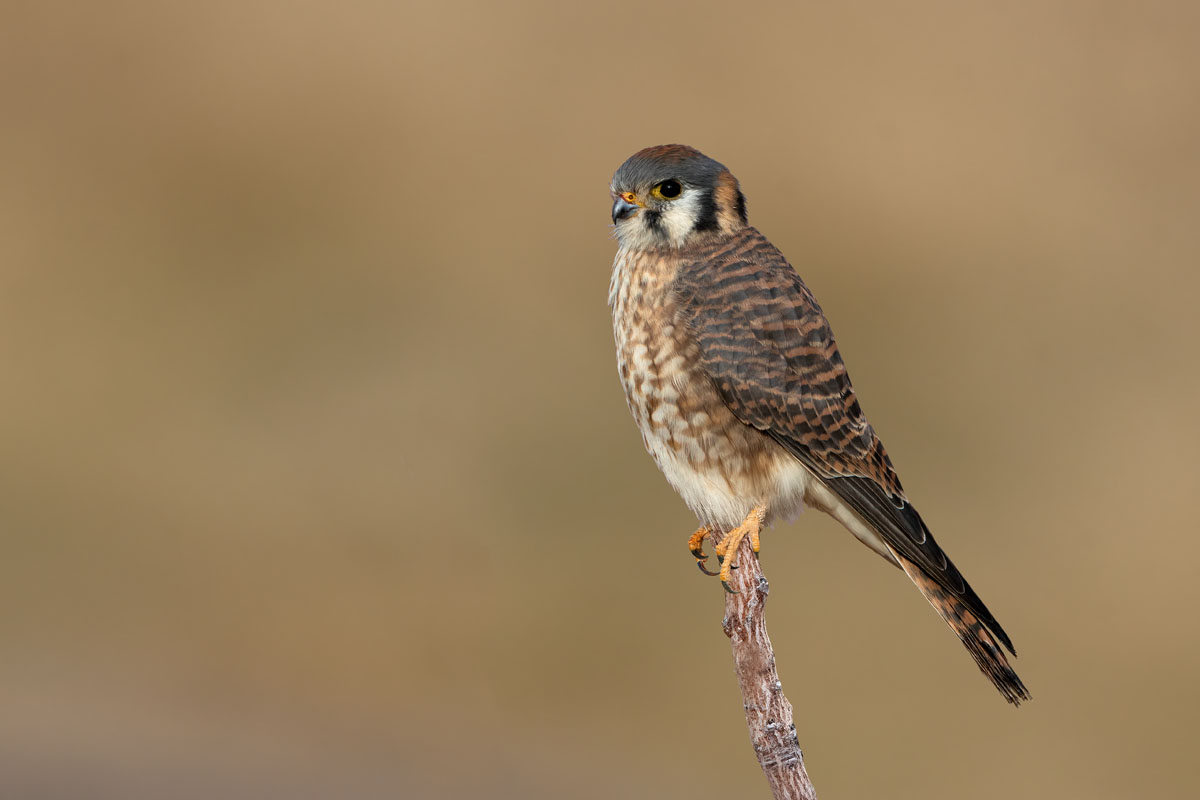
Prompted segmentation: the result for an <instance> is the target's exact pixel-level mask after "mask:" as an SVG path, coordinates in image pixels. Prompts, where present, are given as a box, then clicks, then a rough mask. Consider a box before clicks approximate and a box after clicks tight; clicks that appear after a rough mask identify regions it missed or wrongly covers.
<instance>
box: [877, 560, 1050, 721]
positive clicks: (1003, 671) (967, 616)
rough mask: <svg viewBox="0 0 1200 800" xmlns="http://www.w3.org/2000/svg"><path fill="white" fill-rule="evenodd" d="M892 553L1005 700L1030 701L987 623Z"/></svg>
mask: <svg viewBox="0 0 1200 800" xmlns="http://www.w3.org/2000/svg"><path fill="white" fill-rule="evenodd" d="M892 552H893V554H895V555H896V558H897V560H899V562H900V567H901V568H902V569H903V570H904V571H905V572H906V573H907V574H908V577H909V578H911V579H912V582H913V583H915V584H916V585H917V588H918V589H919V590H920V591H921V594H923V595H925V599H926V600H928V601H929V604H930V605H931V606H933V607H934V609H935V610H936V611H937V612H938V614H940V615H941V617H942V619H944V620H946V624H947V625H949V626H950V629H951V630H953V631H954V632H955V633H956V634H958V638H959V639H961V640H962V643H963V645H964V646H965V647H966V648H967V652H969V653H970V654H971V658H973V659H975V663H976V664H978V665H979V669H980V670H982V671H983V674H984V675H986V676H988V679H989V680H990V681H991V682H992V683H993V684H995V686H996V688H997V689H999V690H1000V694H1002V695H1004V699H1005V700H1007V701H1008V702H1010V703H1012V704H1013V705H1014V706H1016V705H1020V704H1021V701H1022V700H1028V699H1029V690H1028V689H1026V688H1025V684H1023V683H1021V679H1020V678H1018V677H1017V673H1015V672H1013V668H1012V667H1010V666H1009V665H1008V659H1007V658H1005V657H1004V651H1003V650H1001V649H1000V646H999V645H998V644H997V643H996V639H995V637H993V636H992V634H991V632H990V631H988V629H987V626H985V625H984V624H983V622H981V621H980V620H979V618H978V617H977V616H976V615H975V614H974V613H972V612H971V610H970V609H968V608H967V606H966V605H965V604H964V603H963V602H962V601H961V600H959V599H958V598H957V597H955V596H954V595H953V594H952V593H950V592H948V591H947V590H946V589H944V588H943V587H942V586H941V585H940V584H939V583H938V582H937V581H935V580H934V579H933V578H930V577H929V576H928V575H926V574H925V573H924V572H922V571H921V568H920V567H918V566H917V565H916V564H914V563H913V562H911V561H909V560H908V559H906V558H904V557H903V556H901V555H899V554H898V553H895V551H892ZM1014 655H1015V653H1014Z"/></svg>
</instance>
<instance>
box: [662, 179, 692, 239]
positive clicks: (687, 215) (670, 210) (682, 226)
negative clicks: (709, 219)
mask: <svg viewBox="0 0 1200 800" xmlns="http://www.w3.org/2000/svg"><path fill="white" fill-rule="evenodd" d="M700 194H701V192H700V190H699V189H685V190H684V192H683V194H681V195H680V196H679V197H678V198H676V199H675V200H672V201H671V202H670V203H668V204H667V206H666V208H664V209H663V210H662V229H663V232H664V233H665V234H666V235H667V238H668V239H670V240H671V244H673V245H675V246H676V247H679V246H680V245H682V244H683V242H684V240H685V239H687V236H688V234H689V233H691V232H692V228H694V227H696V220H697V219H699V218H700Z"/></svg>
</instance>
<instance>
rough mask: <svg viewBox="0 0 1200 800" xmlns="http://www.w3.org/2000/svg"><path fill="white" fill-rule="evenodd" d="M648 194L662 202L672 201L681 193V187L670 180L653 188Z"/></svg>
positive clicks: (676, 182) (675, 181)
mask: <svg viewBox="0 0 1200 800" xmlns="http://www.w3.org/2000/svg"><path fill="white" fill-rule="evenodd" d="M650 193H651V194H652V195H654V196H655V197H658V198H661V199H663V200H674V199H675V198H676V197H679V195H681V194H682V193H683V187H682V186H680V185H679V181H677V180H674V179H672V180H669V181H663V182H662V183H660V184H659V185H658V186H655V187H654V188H653V189H652V190H651V192H650Z"/></svg>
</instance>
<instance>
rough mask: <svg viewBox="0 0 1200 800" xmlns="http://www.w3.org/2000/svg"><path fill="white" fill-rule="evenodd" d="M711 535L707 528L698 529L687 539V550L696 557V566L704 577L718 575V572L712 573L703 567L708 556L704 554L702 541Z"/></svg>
mask: <svg viewBox="0 0 1200 800" xmlns="http://www.w3.org/2000/svg"><path fill="white" fill-rule="evenodd" d="M711 535H712V531H711V530H709V529H708V527H707V526H705V527H703V528H700V529H699V530H697V531H696V532H695V533H693V534H692V537H691V538H690V539H688V550H689V551H690V552H691V554H692V555H693V556H695V557H696V566H698V567H699V568H700V571H701V572H703V573H704V574H705V575H720V574H721V573H719V572H712V571H710V570H709V569H708V567H706V566H704V562H705V561H707V560H708V556H707V555H705V554H704V540H705V539H706V538H707V537H709V536H711Z"/></svg>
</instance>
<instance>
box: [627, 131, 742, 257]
mask: <svg viewBox="0 0 1200 800" xmlns="http://www.w3.org/2000/svg"><path fill="white" fill-rule="evenodd" d="M611 189H612V197H613V207H612V220H613V225H615V226H616V229H617V238H618V239H620V241H621V244H622V245H624V246H626V247H630V248H633V249H662V248H667V249H679V248H681V247H685V246H687V245H689V244H692V243H694V242H699V241H705V240H710V239H712V238H716V237H722V236H728V235H730V234H732V233H733V232H734V231H736V230H738V229H739V228H743V227H745V225H746V198H745V197H744V196H743V195H742V191H741V189H740V188H739V187H738V182H737V178H735V177H733V174H732V173H731V172H730V171H729V170H727V169H725V167H724V165H722V164H720V163H719V162H716V161H713V160H712V159H711V158H709V157H708V156H706V155H704V154H703V153H701V152H700V151H699V150H696V149H695V148H692V147H688V146H687V145H683V144H664V145H659V146H657V147H647V148H646V149H645V150H640V151H638V152H637V153H634V154H633V155H632V156H630V157H629V159H628V160H627V161H626V162H625V163H624V164H622V165H621V167H620V169H618V170H617V171H616V173H615V174H614V175H613V179H612V187H611Z"/></svg>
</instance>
